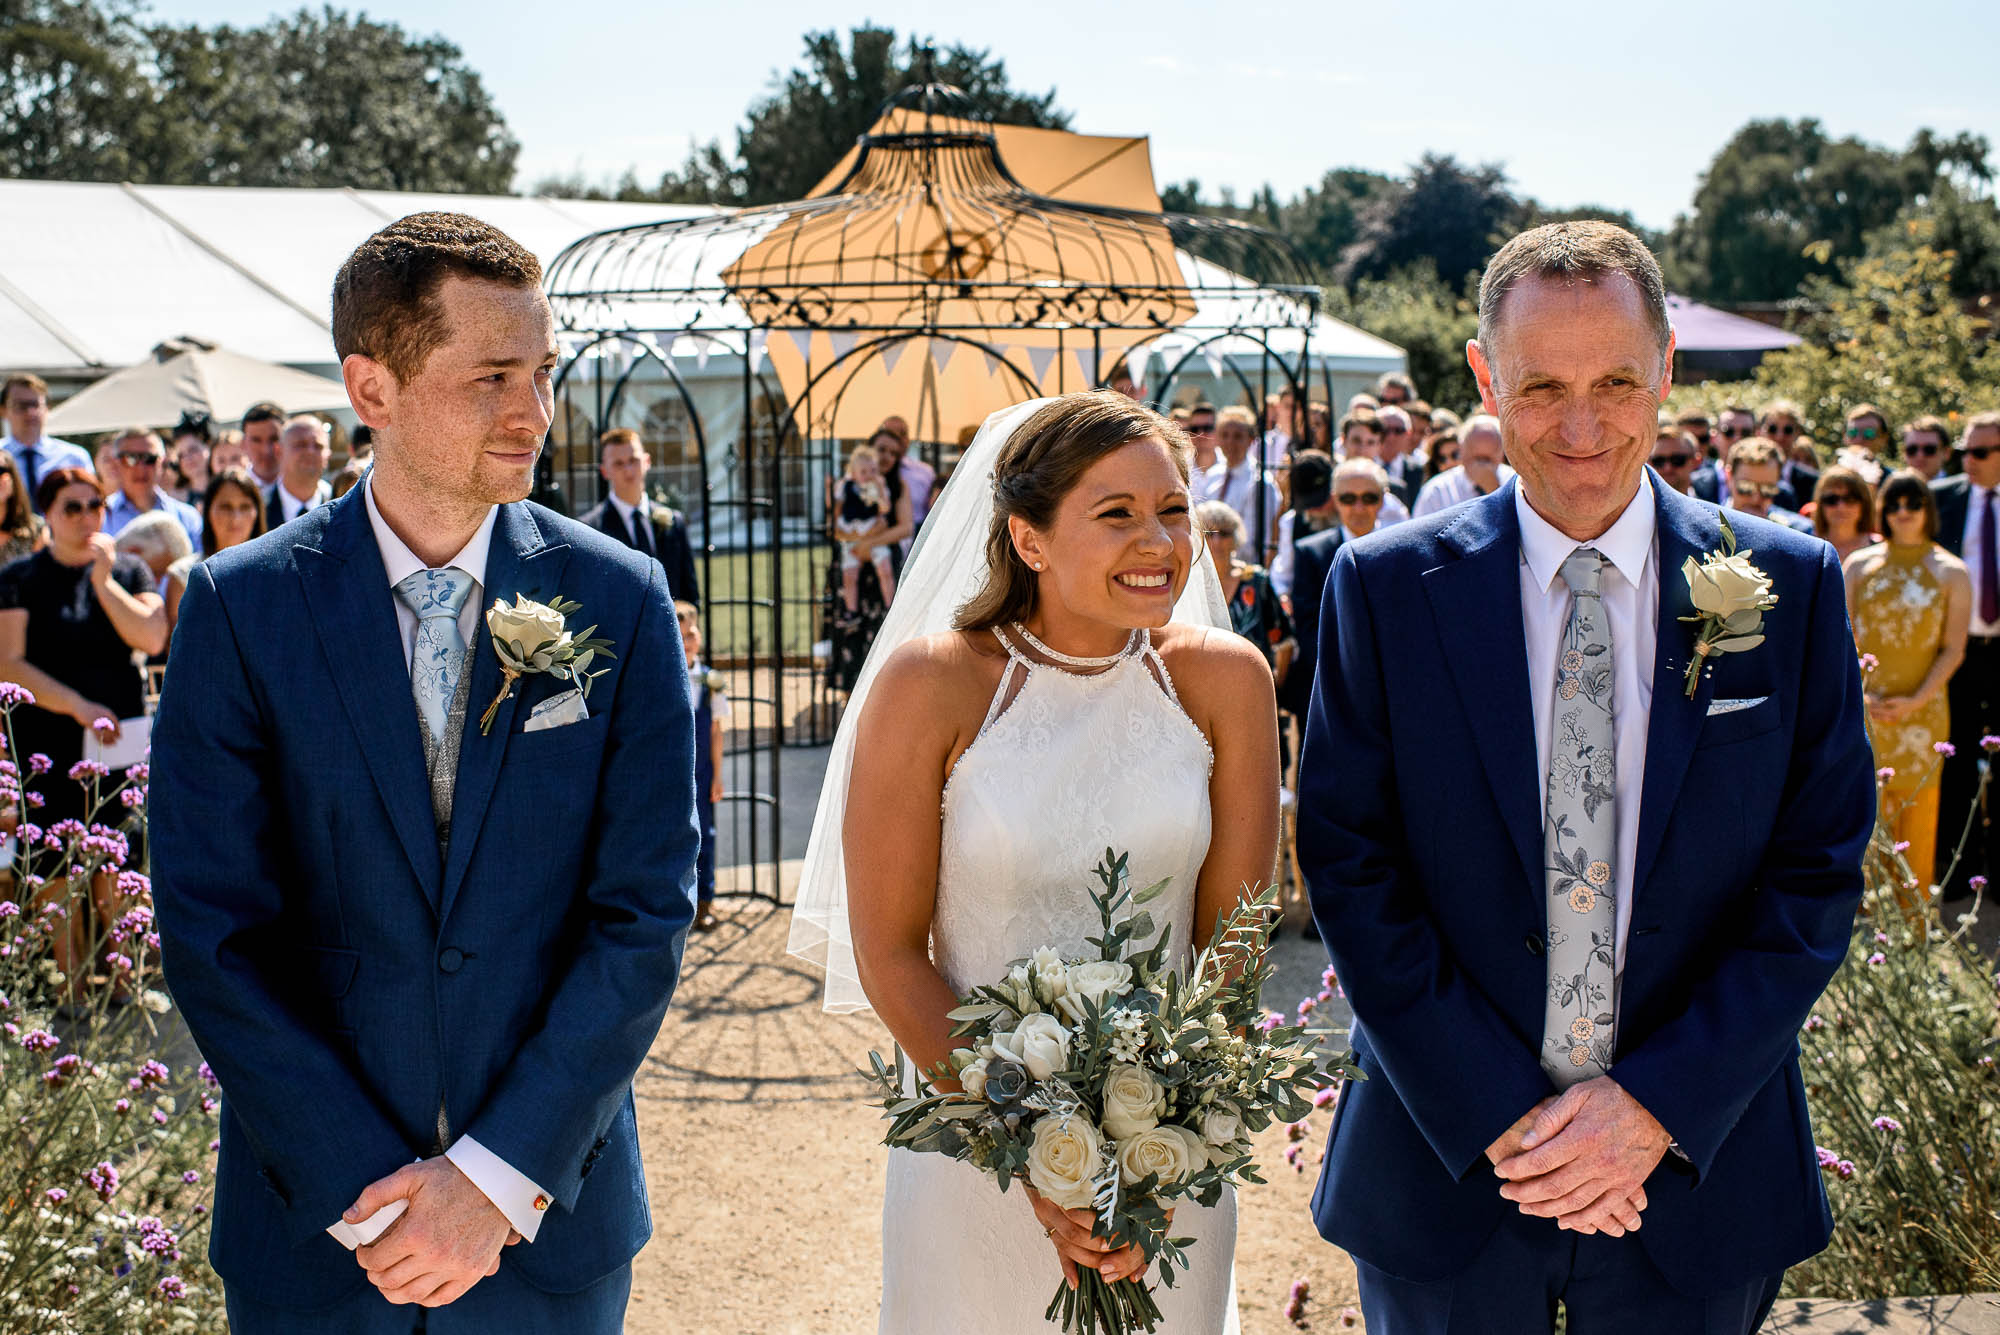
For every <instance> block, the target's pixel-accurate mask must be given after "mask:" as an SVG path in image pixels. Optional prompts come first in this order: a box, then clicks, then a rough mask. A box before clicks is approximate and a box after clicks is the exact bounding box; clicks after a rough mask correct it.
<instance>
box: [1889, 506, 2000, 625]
mask: <svg viewBox="0 0 2000 1335" xmlns="http://www.w3.org/2000/svg"><path fill="white" fill-rule="evenodd" d="M1992 495H1993V488H1991V487H1975V486H1973V485H1971V483H1970V481H1969V480H1968V482H1967V484H1966V488H1965V541H1964V542H1963V543H1961V544H1960V546H1961V547H1963V548H1964V552H1963V554H1962V555H1961V556H1960V557H1959V559H1960V560H1961V561H1964V562H1965V568H1966V569H1967V570H1970V571H1971V572H1972V633H1973V634H1974V635H2000V621H1981V620H1980V619H1979V598H1980V595H1981V594H1982V593H1984V592H1985V590H1984V589H1982V588H1981V587H1980V583H1979V564H1980V562H1981V561H1983V560H1984V559H1985V557H1986V499H1987V497H1989V496H1992ZM1995 508H1996V511H2000V505H1996V507H1995ZM1995 517H1996V518H2000V513H1996V516H1995ZM1883 527H1884V528H1887V527H1888V525H1887V524H1886V523H1885V524H1884V525H1883Z"/></svg>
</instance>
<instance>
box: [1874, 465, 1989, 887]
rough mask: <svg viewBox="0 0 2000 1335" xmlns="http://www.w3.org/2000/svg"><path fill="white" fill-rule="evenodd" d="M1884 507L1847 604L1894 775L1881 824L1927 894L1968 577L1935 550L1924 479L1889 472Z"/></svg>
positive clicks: (1879, 759)
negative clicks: (1941, 752) (1869, 659)
mask: <svg viewBox="0 0 2000 1335" xmlns="http://www.w3.org/2000/svg"><path fill="white" fill-rule="evenodd" d="M1881 504H1882V528H1883V530H1884V531H1885V532H1886V533H1887V534H1888V541H1886V542H1879V543H1876V544H1875V545H1873V546H1871V547H1863V548H1862V549H1861V550H1860V551H1857V552H1855V553H1854V555H1852V556H1850V557H1848V558H1847V561H1846V565H1845V572H1846V576H1847V607H1848V613H1849V615H1850V616H1851V617H1852V619H1853V622H1854V642H1855V645H1856V646H1857V647H1858V648H1859V649H1860V651H1861V652H1862V653H1864V654H1868V655H1871V656H1873V658H1874V659H1875V669H1874V671H1873V672H1871V673H1870V674H1869V676H1868V679H1867V683H1866V688H1867V692H1868V730H1869V733H1870V735H1871V737H1872V738H1873V740H1874V743H1875V763H1876V765H1877V766H1878V767H1880V768H1883V769H1892V770H1894V771H1895V774H1894V776H1893V777H1891V778H1889V779H1888V780H1886V781H1885V782H1884V783H1883V785H1882V820H1883V823H1884V824H1885V825H1886V826H1888V828H1889V829H1891V830H1893V831H1894V832H1895V836H1896V839H1897V840H1898V841H1899V842H1907V843H1908V844H1909V848H1908V849H1907V850H1906V851H1905V853H1904V857H1906V858H1907V859H1908V860H1909V864H1910V871H1911V873H1912V874H1913V875H1914V876H1915V878H1916V881H1917V884H1918V885H1919V886H1921V887H1922V888H1923V889H1922V893H1923V894H1924V895H1925V896H1928V895H1929V893H1930V888H1931V886H1932V885H1933V884H1934V883H1935V881H1936V879H1937V870H1938V868H1937V845H1938V833H1939V831H1938V827H1937V826H1938V781H1937V775H1936V774H1935V773H1934V771H1935V770H1936V768H1937V766H1938V764H1939V763H1940V759H1939V757H1938V755H1937V753H1936V751H1935V749H1934V748H1935V747H1936V745H1937V743H1939V742H1942V741H1944V740H1946V739H1947V738H1949V737H1950V736H1951V707H1950V704H1949V701H1948V698H1947V696H1946V694H1945V686H1946V684H1947V683H1949V682H1950V681H1951V674H1952V673H1953V672H1955V671H1957V670H1958V665H1959V663H1960V662H1961V661H1962V660H1963V659H1964V657H1965V636H1966V632H1967V630H1968V629H1969V627H1970V626H1971V624H1972V577H1971V575H1970V574H1968V573H1967V571H1966V568H1965V563H1964V562H1962V561H1960V560H1959V559H1958V558H1957V557H1955V556H1953V555H1952V554H1951V553H1949V552H1947V551H1946V550H1945V549H1944V548H1942V547H1940V546H1938V544H1937V542H1936V538H1937V526H1938V515H1937V502H1936V501H1935V500H1933V499H1932V498H1931V490H1930V487H1929V486H1928V485H1927V484H1926V483H1925V482H1924V480H1923V478H1922V477H1920V476H1918V475H1917V474H1916V473H1913V472H1909V471H1907V470H1906V471H1903V472H1898V473H1896V474H1894V475H1893V476H1892V477H1890V478H1889V480H1888V481H1887V482H1885V483H1884V484H1883V485H1882V496H1881ZM1950 841H1951V842H1952V843H1953V844H1955V843H1956V841H1957V831H1951V832H1950ZM1914 903H1915V901H1912V902H1910V903H1906V905H1905V907H1906V908H1909V907H1914Z"/></svg>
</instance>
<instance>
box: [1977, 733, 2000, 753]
mask: <svg viewBox="0 0 2000 1335" xmlns="http://www.w3.org/2000/svg"><path fill="white" fill-rule="evenodd" d="M1979 749H1980V750H1982V751H1984V752H1986V754H1988V755H1992V754H1993V753H1994V752H1995V751H2000V737H1995V736H1994V735H1993V734H1992V733H1990V732H1989V733H1987V734H1986V735H1985V736H1984V737H1981V738H1980V739H1979Z"/></svg>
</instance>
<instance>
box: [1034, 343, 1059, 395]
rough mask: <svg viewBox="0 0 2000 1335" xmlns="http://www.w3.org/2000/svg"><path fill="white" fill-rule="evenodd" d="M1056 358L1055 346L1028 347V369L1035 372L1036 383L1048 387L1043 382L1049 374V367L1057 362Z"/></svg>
mask: <svg viewBox="0 0 2000 1335" xmlns="http://www.w3.org/2000/svg"><path fill="white" fill-rule="evenodd" d="M1055 360H1056V350H1055V349H1054V348H1029V349H1028V369H1029V370H1031V371H1033V372H1034V373H1035V384H1036V385H1037V386H1039V387H1041V388H1043V389H1046V388H1047V386H1046V385H1043V384H1042V381H1043V379H1045V378H1046V377H1047V376H1048V373H1049V367H1050V366H1052V365H1054V364H1055Z"/></svg>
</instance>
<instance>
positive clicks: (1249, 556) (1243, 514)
mask: <svg viewBox="0 0 2000 1335" xmlns="http://www.w3.org/2000/svg"><path fill="white" fill-rule="evenodd" d="M1259 478H1262V479H1263V493H1264V515H1263V519H1264V523H1265V525H1266V527H1265V530H1264V532H1263V533H1262V534H1259V533H1258V532H1257V517H1258V516H1257V491H1258V487H1257V482H1258V479H1259ZM1199 482H1200V485H1199V486H1198V487H1196V488H1194V489H1193V490H1194V492H1195V498H1194V499H1195V503H1196V504H1197V505H1199V504H1200V503H1201V502H1203V501H1221V502H1222V503H1223V504H1224V505H1227V506H1228V507H1229V508H1230V509H1232V510H1234V511H1235V512H1236V517H1237V518H1238V519H1241V520H1242V521H1243V528H1244V530H1245V531H1246V532H1247V533H1249V534H1250V541H1249V542H1247V543H1245V544H1243V546H1242V547H1241V548H1240V549H1239V550H1240V552H1241V554H1242V556H1243V559H1244V560H1246V561H1248V562H1250V563H1251V564H1253V565H1262V564H1264V543H1265V542H1266V541H1267V540H1268V537H1269V535H1270V532H1271V530H1270V527H1269V526H1270V525H1272V524H1275V523H1276V522H1277V520H1278V516H1279V514H1280V513H1281V512H1282V511H1283V510H1284V504H1285V503H1284V500H1283V498H1282V497H1280V496H1279V495H1278V484H1277V481H1276V480H1275V479H1273V478H1272V476H1271V475H1270V473H1268V472H1266V471H1265V470H1263V469H1261V468H1259V467H1258V466H1257V462H1256V460H1255V458H1253V457H1251V456H1249V455H1246V456H1244V459H1243V462H1242V463H1240V464H1238V465H1237V466H1236V467H1234V468H1231V467H1230V466H1229V460H1227V459H1217V460H1216V461H1215V466H1214V467H1212V468H1210V469H1209V470H1208V471H1207V472H1206V473H1203V474H1202V475H1201V478H1200V479H1199Z"/></svg>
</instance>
